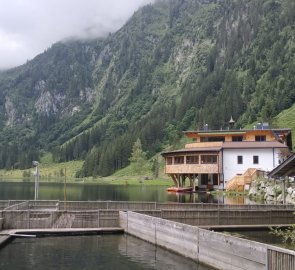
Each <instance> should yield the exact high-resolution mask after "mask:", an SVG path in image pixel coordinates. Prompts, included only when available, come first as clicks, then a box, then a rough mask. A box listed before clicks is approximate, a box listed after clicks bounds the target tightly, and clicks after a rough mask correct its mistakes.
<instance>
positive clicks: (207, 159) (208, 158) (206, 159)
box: [201, 155, 217, 164]
mask: <svg viewBox="0 0 295 270" xmlns="http://www.w3.org/2000/svg"><path fill="white" fill-rule="evenodd" d="M201 163H202V164H216V163H217V156H213V155H204V156H201Z"/></svg>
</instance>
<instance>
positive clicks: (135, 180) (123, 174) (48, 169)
mask: <svg viewBox="0 0 295 270" xmlns="http://www.w3.org/2000/svg"><path fill="white" fill-rule="evenodd" d="M82 165H83V161H70V162H64V163H53V162H52V160H51V158H50V156H48V155H47V156H45V157H44V158H43V159H42V160H41V161H40V167H39V168H40V182H64V179H65V170H66V178H67V182H68V183H83V184H88V183H89V184H93V183H96V184H110V185H157V186H171V185H172V181H171V180H170V179H169V178H168V177H167V176H166V175H165V174H164V173H162V172H161V173H160V175H159V177H157V178H156V179H154V177H153V176H152V173H151V171H150V169H149V168H146V169H145V170H143V171H142V173H141V175H136V174H135V173H134V172H133V171H132V169H131V167H130V166H129V167H126V168H124V169H122V170H119V171H117V172H116V173H115V174H113V175H111V176H108V177H85V178H75V176H76V172H77V171H78V170H80V169H81V167H82ZM34 172H35V168H34V167H32V168H30V169H26V170H0V181H7V182H34V181H35V178H34Z"/></svg>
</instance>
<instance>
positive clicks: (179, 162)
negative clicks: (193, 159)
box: [174, 156, 184, 164]
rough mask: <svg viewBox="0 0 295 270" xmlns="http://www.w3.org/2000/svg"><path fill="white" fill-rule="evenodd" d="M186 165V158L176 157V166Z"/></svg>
mask: <svg viewBox="0 0 295 270" xmlns="http://www.w3.org/2000/svg"><path fill="white" fill-rule="evenodd" d="M183 163H184V157H183V156H179V157H174V164H183Z"/></svg>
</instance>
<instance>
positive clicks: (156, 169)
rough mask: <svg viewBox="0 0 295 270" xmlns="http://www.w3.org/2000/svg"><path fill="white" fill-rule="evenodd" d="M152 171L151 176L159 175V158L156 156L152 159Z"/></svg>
mask: <svg viewBox="0 0 295 270" xmlns="http://www.w3.org/2000/svg"><path fill="white" fill-rule="evenodd" d="M152 171H153V177H154V178H158V177H159V160H158V157H156V158H154V159H153V166H152Z"/></svg>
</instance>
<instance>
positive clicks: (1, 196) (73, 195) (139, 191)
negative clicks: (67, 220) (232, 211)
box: [0, 182, 251, 204]
mask: <svg viewBox="0 0 295 270" xmlns="http://www.w3.org/2000/svg"><path fill="white" fill-rule="evenodd" d="M166 188H167V187H165V186H146V185H140V186H132V185H102V184H83V183H69V184H67V200H69V201H96V200H102V201H105V200H111V201H152V202H182V203H197V202H203V203H227V204H244V203H251V202H250V201H249V200H248V199H247V198H245V197H242V196H241V197H232V198H225V197H223V196H219V197H214V196H212V195H211V194H206V193H204V192H203V193H186V194H175V193H168V192H167V191H166ZM34 190H35V189H34V183H32V182H0V200H33V199H34ZM39 200H64V185H63V183H42V182H41V183H40V187H39Z"/></svg>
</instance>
